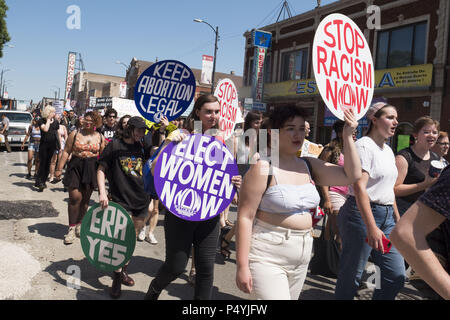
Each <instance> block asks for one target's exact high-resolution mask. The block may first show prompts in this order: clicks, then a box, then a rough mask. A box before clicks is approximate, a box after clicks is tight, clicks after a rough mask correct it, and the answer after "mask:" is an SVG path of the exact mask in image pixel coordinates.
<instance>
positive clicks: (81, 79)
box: [70, 71, 124, 114]
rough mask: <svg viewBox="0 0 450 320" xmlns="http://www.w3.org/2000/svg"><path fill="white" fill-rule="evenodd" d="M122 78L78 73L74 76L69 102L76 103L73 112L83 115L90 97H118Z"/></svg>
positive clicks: (84, 72)
mask: <svg viewBox="0 0 450 320" xmlns="http://www.w3.org/2000/svg"><path fill="white" fill-rule="evenodd" d="M123 81H124V78H123V77H118V76H112V75H106V74H98V73H92V72H86V71H80V72H78V73H77V74H75V77H74V82H73V86H72V90H71V93H70V100H71V101H73V100H74V101H76V104H75V107H74V108H75V112H77V113H78V114H83V113H84V112H85V111H86V109H88V108H89V101H90V98H91V97H96V98H101V97H119V95H120V83H121V82H123Z"/></svg>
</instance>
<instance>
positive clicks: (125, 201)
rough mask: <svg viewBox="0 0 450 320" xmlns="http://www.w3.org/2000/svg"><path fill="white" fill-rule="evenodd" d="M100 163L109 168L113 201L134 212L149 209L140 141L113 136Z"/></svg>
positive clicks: (107, 175) (108, 175)
mask: <svg viewBox="0 0 450 320" xmlns="http://www.w3.org/2000/svg"><path fill="white" fill-rule="evenodd" d="M98 163H99V164H100V165H102V166H103V167H105V169H106V177H107V179H108V181H109V185H110V192H111V196H112V200H113V201H114V202H117V203H119V204H120V205H121V206H123V207H124V208H125V209H126V210H127V211H129V212H130V213H131V214H134V215H139V214H140V213H141V212H142V211H143V210H145V209H147V208H148V205H149V203H150V197H149V195H148V194H147V193H146V192H145V190H144V180H143V178H142V168H143V166H144V163H145V162H144V150H143V147H142V145H141V144H140V143H135V144H127V143H125V142H124V141H123V140H122V139H114V140H113V141H112V142H110V143H108V145H107V146H106V147H105V149H104V150H103V153H102V154H101V155H100V158H99V160H98Z"/></svg>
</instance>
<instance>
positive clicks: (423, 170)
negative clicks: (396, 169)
mask: <svg viewBox="0 0 450 320" xmlns="http://www.w3.org/2000/svg"><path fill="white" fill-rule="evenodd" d="M397 155H401V156H403V157H404V158H405V159H406V161H407V162H408V172H407V174H406V177H405V181H404V182H403V183H404V184H415V183H420V182H423V181H425V175H427V174H428V170H429V169H430V163H431V161H433V160H439V156H438V155H437V154H436V153H434V152H432V151H430V159H428V160H422V159H421V158H419V157H418V156H417V155H416V154H415V153H414V151H413V150H412V149H411V147H408V148H406V149H403V150H401V151H399V152H398V153H397ZM424 192H425V191H419V192H416V193H413V194H410V195H409V196H405V197H398V198H399V199H402V200H405V201H407V202H409V203H411V204H412V203H414V202H415V201H416V200H417V199H419V197H420V196H421V195H422V194H423V193H424Z"/></svg>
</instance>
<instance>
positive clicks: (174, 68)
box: [134, 60, 195, 123]
mask: <svg viewBox="0 0 450 320" xmlns="http://www.w3.org/2000/svg"><path fill="white" fill-rule="evenodd" d="M194 96H195V76H194V73H193V72H192V70H191V69H189V67H188V66H186V65H185V64H184V63H182V62H179V61H175V60H164V61H159V62H156V63H154V64H152V65H151V66H150V67H148V68H147V69H146V70H145V71H144V72H143V73H142V74H141V76H140V77H139V79H138V81H137V83H136V87H135V89H134V101H135V103H136V107H137V109H138V110H139V112H140V113H141V114H142V116H143V117H144V118H145V119H147V120H150V121H151V122H155V123H159V122H160V120H161V118H162V117H163V116H166V117H167V119H168V120H169V121H172V120H175V119H177V118H178V117H180V116H181V115H182V114H183V112H184V111H185V110H186V109H187V108H188V107H189V105H190V104H191V101H192V100H193V99H194Z"/></svg>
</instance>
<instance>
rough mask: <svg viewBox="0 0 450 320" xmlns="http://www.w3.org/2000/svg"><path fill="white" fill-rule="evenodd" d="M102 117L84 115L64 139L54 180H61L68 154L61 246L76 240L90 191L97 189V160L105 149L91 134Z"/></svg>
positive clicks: (98, 137)
mask: <svg viewBox="0 0 450 320" xmlns="http://www.w3.org/2000/svg"><path fill="white" fill-rule="evenodd" d="M101 123H102V118H101V117H100V115H99V114H98V113H97V112H88V113H86V114H85V116H84V118H83V121H82V122H81V128H80V129H78V130H75V131H73V132H72V133H71V134H70V135H69V138H68V139H67V143H66V147H65V149H64V152H63V155H62V158H61V161H60V162H59V163H58V169H57V170H56V171H55V178H57V179H59V178H60V177H61V171H62V168H64V165H65V164H66V162H67V159H68V158H69V156H70V155H71V154H72V158H71V159H70V161H69V164H68V165H67V169H66V173H65V176H64V180H63V183H64V186H65V187H66V188H67V189H68V190H69V205H68V212H69V232H68V233H67V234H66V236H65V237H64V244H72V243H73V242H74V241H75V239H76V238H77V237H80V227H81V221H82V220H83V217H84V215H85V213H86V211H87V209H88V206H89V200H90V198H91V194H92V191H93V190H94V189H95V188H97V174H96V171H97V157H98V156H99V154H100V153H101V152H102V151H103V148H104V147H105V138H104V137H103V135H102V134H101V133H98V132H97V131H95V129H94V128H95V127H98V126H100V125H101Z"/></svg>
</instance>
